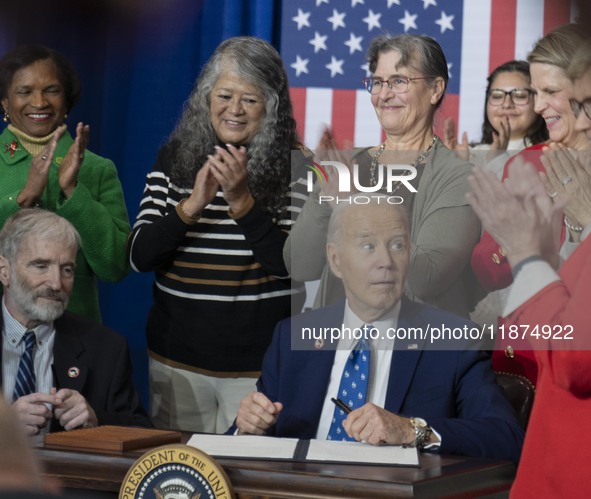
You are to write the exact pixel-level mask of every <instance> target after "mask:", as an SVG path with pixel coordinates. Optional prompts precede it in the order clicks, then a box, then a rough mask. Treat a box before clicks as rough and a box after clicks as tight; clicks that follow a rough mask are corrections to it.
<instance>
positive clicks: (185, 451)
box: [119, 444, 235, 499]
mask: <svg viewBox="0 0 591 499" xmlns="http://www.w3.org/2000/svg"><path fill="white" fill-rule="evenodd" d="M234 497H235V496H234V491H233V490H232V486H231V484H230V481H229V480H228V477H227V475H226V473H225V472H224V470H223V469H222V467H221V466H220V465H219V464H217V463H216V461H215V460H214V459H213V458H211V457H210V456H208V455H207V454H205V453H204V452H201V451H200V450H198V449H195V448H194V447H189V446H188V445H180V444H172V445H164V446H162V447H157V448H155V449H152V450H150V451H149V452H146V453H145V454H144V455H143V456H142V457H140V458H139V459H138V460H137V461H136V462H135V463H134V464H133V466H132V467H131V468H130V469H129V471H128V472H127V475H125V479H124V480H123V483H122V484H121V489H120V490H119V499H234Z"/></svg>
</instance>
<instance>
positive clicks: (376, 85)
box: [362, 75, 435, 95]
mask: <svg viewBox="0 0 591 499" xmlns="http://www.w3.org/2000/svg"><path fill="white" fill-rule="evenodd" d="M429 78H435V76H417V77H416V78H409V77H408V76H402V75H394V76H391V77H390V78H388V79H387V80H380V79H379V78H374V77H373V76H370V77H369V78H363V80H362V81H363V84H364V85H365V88H366V89H367V91H368V92H369V93H370V94H372V95H376V94H379V93H380V92H381V91H382V87H383V86H384V83H385V84H386V85H388V88H389V89H390V90H392V92H394V93H395V94H403V93H404V92H407V91H408V84H409V83H410V82H411V81H415V80H428V79H429Z"/></svg>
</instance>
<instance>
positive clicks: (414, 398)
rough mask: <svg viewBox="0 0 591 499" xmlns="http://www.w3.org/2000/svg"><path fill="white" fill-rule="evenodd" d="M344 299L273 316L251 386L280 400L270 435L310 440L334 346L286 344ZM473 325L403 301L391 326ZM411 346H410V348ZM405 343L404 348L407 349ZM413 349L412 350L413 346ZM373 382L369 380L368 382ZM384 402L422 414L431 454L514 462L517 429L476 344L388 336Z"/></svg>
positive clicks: (329, 319) (326, 323)
mask: <svg viewBox="0 0 591 499" xmlns="http://www.w3.org/2000/svg"><path fill="white" fill-rule="evenodd" d="M343 314H344V302H341V303H339V304H337V305H334V306H331V307H326V308H323V309H319V310H315V311H312V312H309V313H306V314H302V315H298V316H296V317H293V318H291V319H286V320H284V321H281V322H280V323H279V324H278V325H277V327H276V329H275V332H274V335H273V341H272V343H271V345H270V347H269V349H268V350H267V353H266V355H265V358H264V361H263V367H262V373H261V377H260V378H259V380H258V389H259V391H261V392H263V393H264V394H265V395H266V396H267V397H269V399H270V400H272V401H278V402H281V403H282V404H283V410H282V411H281V413H280V415H279V417H278V419H277V422H276V424H275V425H274V426H273V427H272V428H271V429H270V430H269V432H268V433H269V434H270V435H274V436H279V437H294V438H304V439H310V438H315V436H316V431H317V429H318V422H319V420H320V414H321V411H322V406H323V404H324V400H325V398H326V397H327V396H334V394H327V393H326V391H327V387H328V381H329V377H330V373H331V370H332V365H333V360H334V354H335V352H334V350H333V349H329V348H326V347H325V348H322V349H316V348H314V346H313V341H310V345H309V346H310V348H309V349H307V350H293V349H292V344H291V340H292V334H293V335H294V338H296V339H297V338H299V337H301V331H302V328H303V327H316V328H318V327H340V326H341V324H342V320H343ZM429 324H430V325H431V326H437V325H439V326H441V325H442V324H444V325H446V326H448V327H452V328H454V327H460V328H463V327H464V326H465V325H468V326H469V327H476V326H475V325H474V324H472V323H470V322H468V321H466V320H465V319H463V318H461V317H458V316H455V315H453V314H450V313H448V312H443V311H441V310H438V309H435V308H432V307H429V306H425V305H421V304H417V303H414V302H411V301H410V300H407V299H403V302H402V307H401V312H400V317H399V320H398V327H399V328H408V327H415V328H417V327H418V328H423V330H425V329H426V328H427V325H429ZM411 345H412V346H411ZM409 347H410V348H411V349H409ZM416 347H418V348H416ZM374 382H375V380H374ZM382 382H384V383H388V389H387V395H386V403H385V408H386V409H387V410H389V411H391V412H394V413H396V414H400V415H403V416H406V417H412V416H416V417H422V418H424V419H426V420H427V422H428V423H429V424H430V425H431V426H432V427H433V428H434V429H436V430H437V432H438V433H439V434H440V435H441V438H442V444H441V446H440V448H439V452H441V453H444V454H461V455H466V456H477V457H489V458H498V459H510V460H513V461H517V460H518V458H519V454H520V452H521V446H522V443H523V437H524V434H523V430H522V429H521V427H520V426H519V424H518V422H517V420H516V418H515V413H514V411H513V408H512V407H511V405H510V404H509V402H508V401H507V399H506V398H505V396H504V394H503V392H502V389H501V388H500V387H499V385H497V383H496V381H495V375H494V372H493V370H492V367H491V362H490V355H489V354H488V353H486V352H483V351H479V350H453V351H441V350H440V351H435V350H424V349H423V348H422V345H421V342H420V341H418V342H417V341H411V342H408V341H402V340H396V343H395V350H394V352H393V356H392V366H391V370H390V376H389V379H387V380H382Z"/></svg>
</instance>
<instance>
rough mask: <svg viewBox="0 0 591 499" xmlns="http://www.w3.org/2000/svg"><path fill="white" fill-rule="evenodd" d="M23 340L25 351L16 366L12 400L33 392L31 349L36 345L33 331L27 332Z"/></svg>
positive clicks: (33, 367) (33, 371)
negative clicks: (16, 371)
mask: <svg viewBox="0 0 591 499" xmlns="http://www.w3.org/2000/svg"><path fill="white" fill-rule="evenodd" d="M24 339H25V351H24V352H23V355H22V357H21V361H20V363H19V365H18V373H17V374H16V382H15V384H14V394H13V395H12V399H13V400H17V399H18V398H20V397H22V396H24V395H29V393H34V392H35V366H34V364H33V348H35V343H36V338H35V333H34V332H33V331H27V332H26V333H25V335H24Z"/></svg>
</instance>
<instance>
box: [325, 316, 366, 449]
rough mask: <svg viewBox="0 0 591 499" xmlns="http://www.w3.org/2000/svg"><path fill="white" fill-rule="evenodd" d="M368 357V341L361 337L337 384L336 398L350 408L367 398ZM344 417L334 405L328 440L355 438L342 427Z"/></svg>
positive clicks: (357, 406)
mask: <svg viewBox="0 0 591 499" xmlns="http://www.w3.org/2000/svg"><path fill="white" fill-rule="evenodd" d="M365 327H371V326H364V328H365ZM370 357H371V350H370V348H369V342H368V340H367V339H366V338H361V339H360V340H359V341H358V342H357V345H355V348H353V350H352V351H351V353H350V354H349V357H348V358H347V362H346V363H345V367H344V369H343V374H342V376H341V384H340V385H339V393H338V398H339V399H341V400H342V401H343V402H345V404H347V405H348V406H349V407H350V408H351V410H353V409H358V408H359V407H361V406H362V405H364V404H365V401H366V399H367V386H368V382H369V365H370ZM346 417H347V415H346V414H345V412H344V411H342V410H341V409H339V408H338V407H335V410H334V415H333V418H332V423H331V425H330V430H329V432H328V436H327V437H326V438H327V439H328V440H349V441H354V440H355V439H353V438H351V437H349V435H347V432H346V431H345V430H344V429H343V421H344V420H345V418H346Z"/></svg>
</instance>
